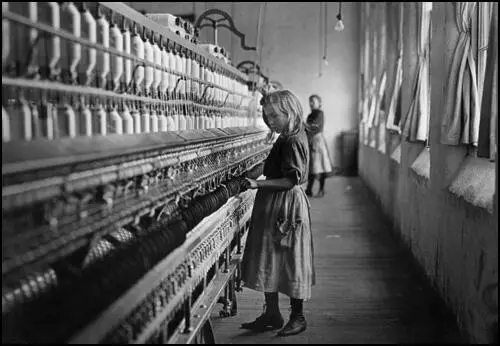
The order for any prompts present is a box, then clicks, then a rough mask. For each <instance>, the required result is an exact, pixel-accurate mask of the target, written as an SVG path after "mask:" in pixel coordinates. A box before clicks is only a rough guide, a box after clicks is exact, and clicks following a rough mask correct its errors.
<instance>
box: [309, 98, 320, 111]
mask: <svg viewBox="0 0 500 346" xmlns="http://www.w3.org/2000/svg"><path fill="white" fill-rule="evenodd" d="M309 106H310V107H311V109H312V110H315V109H319V107H320V106H321V105H320V104H319V100H318V99H317V98H316V97H313V98H312V99H310V100H309Z"/></svg>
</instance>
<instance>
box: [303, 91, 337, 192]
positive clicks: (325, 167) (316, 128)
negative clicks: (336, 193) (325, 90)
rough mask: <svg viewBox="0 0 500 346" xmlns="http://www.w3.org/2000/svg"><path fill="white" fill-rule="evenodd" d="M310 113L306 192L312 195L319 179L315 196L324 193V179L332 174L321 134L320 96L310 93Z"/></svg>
mask: <svg viewBox="0 0 500 346" xmlns="http://www.w3.org/2000/svg"><path fill="white" fill-rule="evenodd" d="M309 106H310V107H311V114H309V116H308V117H307V135H308V137H309V150H310V152H311V159H310V167H309V182H308V184H307V189H306V194H307V195H308V196H312V195H313V192H312V189H313V185H314V181H315V180H316V178H318V179H319V192H318V195H317V197H323V196H324V195H325V180H326V178H327V177H328V176H330V175H331V174H332V163H331V161H330V154H329V153H328V145H327V144H326V140H325V136H324V135H323V124H324V115H323V111H322V110H321V97H319V96H318V95H311V96H310V97H309Z"/></svg>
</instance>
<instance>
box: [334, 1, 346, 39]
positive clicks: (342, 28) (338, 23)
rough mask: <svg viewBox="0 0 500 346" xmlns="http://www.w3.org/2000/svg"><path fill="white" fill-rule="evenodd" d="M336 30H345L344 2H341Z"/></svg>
mask: <svg viewBox="0 0 500 346" xmlns="http://www.w3.org/2000/svg"><path fill="white" fill-rule="evenodd" d="M335 30H336V31H339V32H340V31H343V30H344V23H343V22H342V3H341V2H339V13H338V14H337V25H335Z"/></svg>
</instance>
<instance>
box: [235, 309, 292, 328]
mask: <svg viewBox="0 0 500 346" xmlns="http://www.w3.org/2000/svg"><path fill="white" fill-rule="evenodd" d="M283 324H285V321H284V320H283V316H281V314H280V313H277V314H269V313H264V314H262V315H261V316H259V317H257V319H256V320H255V321H253V322H249V323H243V324H242V325H241V328H243V329H250V330H253V331H265V330H274V329H280V328H281V327H283Z"/></svg>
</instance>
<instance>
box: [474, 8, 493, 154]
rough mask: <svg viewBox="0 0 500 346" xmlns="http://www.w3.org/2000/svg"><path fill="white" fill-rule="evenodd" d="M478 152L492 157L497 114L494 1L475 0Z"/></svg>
mask: <svg viewBox="0 0 500 346" xmlns="http://www.w3.org/2000/svg"><path fill="white" fill-rule="evenodd" d="M478 4H479V5H478V21H477V24H478V25H477V27H478V39H477V46H476V47H477V61H478V64H477V65H478V66H477V74H478V82H477V83H478V85H477V87H478V99H479V101H480V102H479V105H480V107H479V108H480V111H479V113H480V116H479V117H478V118H479V119H478V120H477V122H478V123H479V124H478V126H476V128H475V130H476V131H477V133H476V134H475V135H476V136H477V137H476V138H477V139H478V140H477V146H478V156H479V157H484V158H489V159H490V160H492V161H495V160H496V156H497V134H496V129H497V118H498V101H497V100H498V3H496V2H495V3H493V2H489V3H483V2H480V3H478Z"/></svg>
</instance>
